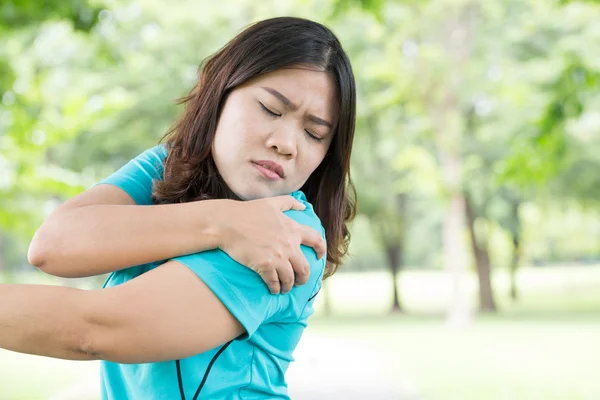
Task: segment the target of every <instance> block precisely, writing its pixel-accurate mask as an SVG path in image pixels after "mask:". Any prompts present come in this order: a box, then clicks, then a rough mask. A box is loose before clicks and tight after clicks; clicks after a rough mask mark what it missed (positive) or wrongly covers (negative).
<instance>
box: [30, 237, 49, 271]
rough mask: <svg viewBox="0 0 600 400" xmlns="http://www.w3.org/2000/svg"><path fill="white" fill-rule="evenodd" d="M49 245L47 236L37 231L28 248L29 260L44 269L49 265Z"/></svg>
mask: <svg viewBox="0 0 600 400" xmlns="http://www.w3.org/2000/svg"><path fill="white" fill-rule="evenodd" d="M49 247H50V246H48V244H47V240H46V238H45V237H44V236H43V235H41V234H40V231H37V232H36V233H35V235H34V236H33V239H32V240H31V243H30V244H29V249H28V250H27V261H28V262H29V264H31V265H33V266H34V267H36V268H38V269H40V270H43V269H44V267H45V266H46V265H48V253H49V251H48V250H49Z"/></svg>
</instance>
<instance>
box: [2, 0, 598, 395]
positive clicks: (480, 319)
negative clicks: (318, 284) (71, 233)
mask: <svg viewBox="0 0 600 400" xmlns="http://www.w3.org/2000/svg"><path fill="white" fill-rule="evenodd" d="M281 15H294V16H299V17H306V18H310V19H314V20H317V21H319V22H322V23H325V24H326V25H328V26H329V27H330V28H332V29H333V30H334V32H335V33H336V34H337V35H338V37H339V38H340V40H341V42H342V44H343V45H344V46H345V48H346V50H347V52H348V53H349V56H350V59H351V61H352V63H353V67H354V71H355V74H356V78H357V81H358V121H357V131H356V140H355V146H354V152H353V166H352V168H353V169H352V173H353V178H354V180H355V183H356V187H357V191H358V197H359V215H358V217H357V218H356V220H355V221H354V223H353V224H352V238H353V240H352V245H351V255H350V256H349V257H348V258H347V261H346V263H345V265H344V266H343V267H342V268H341V269H340V271H339V272H338V273H337V274H336V275H335V276H334V277H333V278H331V279H330V280H327V281H326V285H325V290H324V291H323V292H322V293H321V295H320V296H319V298H318V308H317V312H316V315H315V316H314V317H313V318H312V319H311V321H310V325H309V328H308V329H307V332H306V334H305V337H304V339H303V341H302V342H301V344H300V346H299V348H298V350H297V352H296V358H297V362H296V363H295V364H293V365H292V367H291V368H290V371H289V374H288V377H289V383H290V393H291V395H292V398H294V399H354V398H356V399H364V398H370V399H399V400H406V399H411V400H417V399H423V400H481V399H486V400H538V399H540V400H541V399H543V400H553V399H556V400H584V399H585V400H597V399H600V380H598V379H597V370H598V365H599V364H600V346H599V345H598V344H597V342H598V338H599V337H600V213H599V211H600V174H599V173H598V172H599V170H600V153H596V151H600V135H599V129H600V91H599V89H600V51H599V49H600V23H599V22H598V21H600V2H596V1H576V0H573V1H568V0H564V1H558V0H485V1H483V0H421V1H418V0H404V1H403V0H387V1H386V0H295V1H283V0H281V1H276V0H266V1H260V2H257V1H251V0H220V1H206V0H194V1H191V0H179V1H171V2H164V1H161V0H87V1H86V0H69V1H65V0H44V1H42V0H0V282H3V283H8V282H18V283H43V284H53V285H69V286H75V287H80V288H86V289H92V288H99V287H100V286H101V284H102V282H103V280H104V278H105V277H95V278H86V279H76V280H68V279H61V278H56V277H52V276H49V275H46V274H44V273H42V272H40V271H38V270H36V269H35V268H33V267H32V266H30V265H29V264H28V263H27V259H26V252H27V247H28V244H29V241H30V240H31V237H32V235H33V233H34V232H35V230H36V228H37V227H38V226H39V225H40V224H41V222H42V221H43V219H44V217H45V216H46V215H48V213H49V212H51V211H52V210H53V209H54V208H55V207H56V206H57V205H58V204H60V203H61V202H63V201H64V200H65V199H67V198H69V197H72V196H74V195H76V194H77V193H79V192H81V191H83V190H85V189H86V188H88V187H90V186H91V185H93V184H94V183H95V182H96V181H98V180H99V179H101V178H103V177H105V176H107V175H109V174H110V173H112V172H113V171H115V170H116V169H117V168H119V167H120V166H121V165H123V164H124V163H126V162H127V161H128V160H129V159H130V158H132V157H134V156H136V155H137V154H138V153H140V152H141V151H143V150H144V149H146V148H148V147H151V146H153V145H154V144H155V143H156V142H157V141H158V140H159V139H160V137H161V136H162V135H163V134H164V133H165V132H166V130H167V129H168V127H169V126H170V125H171V123H172V122H173V121H174V119H175V118H176V116H177V115H178V112H179V111H180V109H179V108H178V107H177V106H176V105H175V100H176V99H177V98H179V97H180V96H182V95H184V94H186V93H187V91H188V90H189V89H190V88H191V87H192V85H193V84H194V80H195V77H196V71H197V66H198V64H199V63H200V62H201V60H202V59H204V58H205V57H207V56H208V55H210V54H211V53H213V52H214V51H216V50H217V49H219V48H220V47H221V46H223V45H224V44H225V43H226V42H227V41H228V40H229V39H230V38H232V37H233V35H235V34H236V33H238V32H240V31H241V30H242V29H243V28H244V27H245V26H247V25H248V24H249V23H251V22H254V21H258V20H260V19H264V18H268V17H273V16H281ZM0 382H1V383H0V399H2V400H5V399H9V400H13V399H53V400H59V399H61V400H65V399H81V400H83V399H97V398H98V364H97V363H96V362H72V361H64V360H54V359H50V358H44V357H35V356H28V355H20V354H16V353H12V352H8V351H3V350H0Z"/></svg>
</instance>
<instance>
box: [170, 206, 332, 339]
mask: <svg viewBox="0 0 600 400" xmlns="http://www.w3.org/2000/svg"><path fill="white" fill-rule="evenodd" d="M306 204H308V203H306ZM308 206H310V204H308ZM308 206H307V208H306V209H305V210H304V211H294V210H290V211H287V212H285V213H286V214H287V215H288V216H289V217H290V218H292V219H294V220H295V221H297V222H299V223H302V224H305V225H308V226H310V227H312V228H314V229H317V231H318V232H320V233H321V234H322V235H323V234H324V230H323V228H322V226H321V223H320V221H319V219H318V217H317V216H316V214H315V213H314V211H313V210H312V206H311V207H310V208H309V207H308ZM323 237H324V235H323ZM301 247H302V253H303V254H304V255H305V256H306V258H307V260H308V262H309V265H310V269H311V274H310V278H309V281H308V282H307V283H306V284H304V285H302V286H294V287H293V288H292V290H291V291H290V292H289V293H287V294H275V295H274V294H271V293H270V291H269V289H268V287H267V285H266V284H265V283H264V281H263V280H262V278H261V277H260V276H259V275H258V274H257V273H256V272H254V271H252V270H251V269H249V268H247V267H245V266H243V265H241V264H239V263H238V262H236V261H235V260H233V259H232V258H231V257H229V255H227V253H225V252H223V251H222V250H210V251H205V252H202V253H196V254H191V255H186V256H182V257H177V258H174V260H175V261H178V262H180V263H182V264H184V265H185V266H187V267H188V268H190V269H191V270H192V271H193V272H194V273H195V274H196V275H197V276H198V277H199V278H200V279H202V281H203V282H204V283H205V284H206V285H207V286H208V287H209V288H210V289H211V290H212V291H213V293H214V294H215V295H216V296H217V297H218V298H219V300H220V301H221V302H222V303H223V305H225V307H227V309H228V310H229V311H230V312H231V314H232V315H233V316H234V317H235V318H236V319H237V320H238V321H239V322H240V324H241V325H242V326H243V327H244V329H245V330H246V335H244V336H243V337H241V338H240V339H248V338H250V337H252V335H253V334H254V333H255V332H256V330H257V329H258V328H259V327H260V326H261V325H262V324H263V323H265V322H279V321H288V320H289V321H297V320H298V319H300V317H301V315H302V312H303V310H304V308H305V307H306V305H307V304H308V303H309V301H311V300H312V297H314V295H315V294H316V292H318V290H319V289H320V284H321V279H322V276H323V271H324V268H325V257H323V258H322V259H317V255H316V253H315V251H314V250H313V249H312V248H311V247H306V246H301Z"/></svg>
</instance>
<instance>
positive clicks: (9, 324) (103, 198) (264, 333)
mask: <svg viewBox="0 0 600 400" xmlns="http://www.w3.org/2000/svg"><path fill="white" fill-rule="evenodd" d="M185 104H186V108H185V111H184V113H183V115H182V116H181V118H180V119H179V121H178V122H177V123H176V124H175V125H174V127H173V128H172V129H171V130H170V131H169V132H168V133H167V135H166V136H165V138H164V139H165V140H164V143H163V144H161V145H159V146H156V147H154V148H152V149H149V150H147V151H146V152H144V153H142V154H141V155H140V156H138V157H137V158H136V159H134V160H132V161H131V162H129V163H128V164H127V165H126V166H124V167H123V168H121V169H120V170H119V171H117V172H116V173H115V174H114V175H112V176H110V177H108V178H107V179H105V180H104V181H102V182H100V184H98V185H96V186H95V187H93V188H91V189H90V190H88V191H87V192H84V193H83V194H82V195H80V196H78V197H76V198H75V199H72V200H70V201H69V202H67V203H65V205H63V206H62V207H61V209H59V210H57V211H56V212H55V213H54V214H53V215H51V216H50V217H49V218H48V220H47V221H45V223H44V225H42V227H41V228H40V229H39V231H38V232H37V233H36V236H35V237H34V240H33V241H32V244H31V247H30V254H29V258H30V262H31V263H32V264H34V265H36V266H38V267H39V268H40V269H42V270H44V271H46V272H49V273H52V274H55V275H59V276H69V277H75V276H89V275H98V274H102V273H106V272H112V274H111V275H110V276H109V278H108V279H107V281H106V283H105V285H104V288H103V290H91V291H81V290H77V289H72V288H64V287H52V286H33V285H3V286H2V287H1V288H0V347H3V348H7V349H10V350H14V351H20V352H25V353H32V354H40V355H45V356H50V357H60V358H67V359H78V360H91V359H100V360H102V362H101V364H102V385H101V387H102V398H103V399H177V398H181V399H198V398H207V399H237V398H255V399H262V398H265V399H266V398H269V399H271V398H288V396H287V386H286V383H285V379H284V374H285V371H286V370H287V367H288V365H289V363H290V362H291V361H292V360H293V358H292V352H293V350H294V348H295V347H296V345H297V343H298V341H299V339H300V337H301V335H302V332H303V330H304V328H305V326H306V322H307V319H308V317H309V316H310V315H311V314H312V312H313V302H314V299H315V296H316V295H317V293H318V292H319V289H320V287H321V281H322V279H323V278H325V277H328V276H330V275H332V274H333V273H334V272H335V269H336V267H337V266H338V265H339V263H340V262H341V258H342V257H343V255H344V254H345V253H346V251H347V243H348V231H347V229H346V222H348V221H349V220H350V219H351V218H352V217H353V214H354V205H353V201H352V199H353V197H352V196H353V190H352V183H351V180H350V174H349V163H350V151H351V145H352V139H353V134H354V121H355V84H354V77H353V74H352V70H351V67H350V64H349V61H348V59H347V56H346V55H345V53H344V51H343V49H342V48H341V45H340V44H339V42H338V40H337V38H336V37H335V36H334V35H333V33H331V32H330V31H329V30H328V29H327V28H325V27H324V26H322V25H320V24H317V23H315V22H312V21H308V20H303V19H297V18H275V19H270V20H266V21H262V22H259V23H257V24H255V25H253V26H251V27H249V28H248V29H246V30H245V31H243V32H242V33H240V34H239V35H238V36H237V37H236V38H234V39H233V40H232V41H231V42H229V43H228V44H227V45H226V46H225V47H224V48H222V49H221V50H220V51H219V52H217V53H216V54H215V55H214V56H212V57H211V58H210V59H209V60H208V61H207V62H206V63H205V65H204V66H203V68H202V69H201V72H200V74H199V80H198V83H197V85H196V86H195V88H194V89H193V90H192V91H191V93H190V95H189V96H188V97H187V98H186V99H185ZM153 182H154V184H153ZM290 194H291V196H288V195H290ZM237 200H244V201H237ZM153 204H154V205H153ZM140 205H144V207H139V206H140ZM281 211H285V213H282V212H281ZM311 229H312V230H311ZM315 233H317V235H316V236H315ZM319 234H320V235H319ZM319 236H322V237H325V238H326V239H327V243H328V245H327V251H326V252H327V257H326V258H325V257H321V256H322V254H318V253H323V249H322V247H321V246H322V244H321V243H320V239H319ZM301 244H302V246H301ZM305 245H308V246H311V247H314V250H313V249H311V248H310V247H306V246H305ZM244 265H246V266H247V267H249V268H247V267H245V266H244ZM294 272H295V273H296V283H297V284H299V285H297V286H295V287H292V285H293V282H294V278H293V275H294ZM265 283H266V284H267V285H268V286H267V285H265ZM280 290H281V293H280V294H274V293H278V292H279V291H280ZM172 360H176V361H172Z"/></svg>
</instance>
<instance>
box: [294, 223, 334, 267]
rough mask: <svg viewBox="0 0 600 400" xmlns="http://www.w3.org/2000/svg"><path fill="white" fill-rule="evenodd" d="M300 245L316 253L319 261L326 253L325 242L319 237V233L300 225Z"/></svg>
mask: <svg viewBox="0 0 600 400" xmlns="http://www.w3.org/2000/svg"><path fill="white" fill-rule="evenodd" d="M300 229H301V237H302V244H303V245H305V246H308V247H312V248H313V249H314V250H315V252H316V253H317V258H318V259H321V258H322V257H323V256H325V254H326V253H327V246H326V245H325V240H323V238H322V237H321V235H319V233H318V232H317V231H316V230H315V229H313V228H310V227H308V226H304V225H300Z"/></svg>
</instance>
